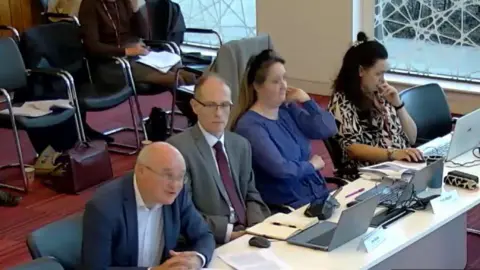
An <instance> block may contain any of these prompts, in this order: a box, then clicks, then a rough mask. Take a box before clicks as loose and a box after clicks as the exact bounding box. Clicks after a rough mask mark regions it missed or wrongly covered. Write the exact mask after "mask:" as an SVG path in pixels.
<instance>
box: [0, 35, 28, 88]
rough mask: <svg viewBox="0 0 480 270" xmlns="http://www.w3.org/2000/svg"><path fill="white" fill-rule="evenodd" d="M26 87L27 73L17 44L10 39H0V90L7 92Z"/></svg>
mask: <svg viewBox="0 0 480 270" xmlns="http://www.w3.org/2000/svg"><path fill="white" fill-rule="evenodd" d="M26 86H27V73H26V70H25V65H24V63H23V59H22V55H21V53H20V50H19V48H18V46H17V43H16V42H15V41H14V40H13V39H12V38H10V37H5V38H0V88H5V89H6V90H7V91H13V90H16V89H20V88H24V87H26Z"/></svg>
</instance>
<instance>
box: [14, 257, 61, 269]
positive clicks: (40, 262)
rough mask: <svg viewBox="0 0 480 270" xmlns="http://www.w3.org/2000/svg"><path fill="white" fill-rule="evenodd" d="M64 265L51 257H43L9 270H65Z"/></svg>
mask: <svg viewBox="0 0 480 270" xmlns="http://www.w3.org/2000/svg"><path fill="white" fill-rule="evenodd" d="M63 269H64V268H63V267H62V265H61V264H60V263H59V262H57V261H56V260H55V259H54V258H51V257H42V258H38V259H35V260H33V261H30V262H27V263H24V264H20V265H17V266H14V267H11V268H7V270H63Z"/></svg>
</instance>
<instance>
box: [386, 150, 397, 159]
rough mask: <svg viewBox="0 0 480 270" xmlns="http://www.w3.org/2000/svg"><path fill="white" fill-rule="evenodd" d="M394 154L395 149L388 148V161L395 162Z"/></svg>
mask: <svg viewBox="0 0 480 270" xmlns="http://www.w3.org/2000/svg"><path fill="white" fill-rule="evenodd" d="M393 152H395V149H393V148H392V147H388V148H387V159H388V161H392V160H393Z"/></svg>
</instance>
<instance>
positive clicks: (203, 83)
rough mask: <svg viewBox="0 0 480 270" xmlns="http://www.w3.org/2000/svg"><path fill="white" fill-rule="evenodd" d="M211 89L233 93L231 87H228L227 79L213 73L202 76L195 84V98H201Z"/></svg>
mask: <svg viewBox="0 0 480 270" xmlns="http://www.w3.org/2000/svg"><path fill="white" fill-rule="evenodd" d="M207 91H208V92H210V91H226V92H227V93H228V95H229V96H230V95H231V91H230V87H228V85H227V83H226V82H225V80H223V79H222V78H220V77H219V76H218V75H217V74H215V73H211V74H208V75H206V76H202V77H201V78H200V79H199V80H198V82H197V84H196V85H195V98H196V99H201V98H202V97H203V95H204V93H205V92H207Z"/></svg>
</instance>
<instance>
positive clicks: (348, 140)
mask: <svg viewBox="0 0 480 270" xmlns="http://www.w3.org/2000/svg"><path fill="white" fill-rule="evenodd" d="M377 97H378V100H379V101H380V104H381V105H384V106H385V111H386V114H383V113H375V114H374V115H373V118H372V121H371V123H369V120H367V119H360V117H359V115H358V109H357V107H356V106H355V105H354V104H353V103H351V102H350V101H349V100H347V98H346V97H345V95H344V94H343V93H339V92H336V93H334V94H333V96H332V98H331V99H330V103H329V105H328V110H329V111H330V112H331V113H332V114H333V115H334V117H335V120H336V122H337V127H338V133H337V134H336V135H335V136H334V139H335V140H336V141H337V143H338V144H339V146H340V148H341V149H342V168H337V170H338V171H339V172H340V175H338V176H339V177H343V178H346V179H351V180H354V179H357V178H358V170H357V169H358V168H361V167H365V166H370V165H372V163H371V162H366V161H360V160H352V159H350V158H348V156H347V152H346V149H347V147H348V146H350V145H352V144H366V145H370V146H376V147H381V148H389V147H392V148H397V149H404V148H408V147H410V145H409V143H408V138H407V136H406V134H405V132H404V131H403V128H402V125H401V123H400V119H399V118H398V116H397V112H396V111H395V108H394V107H393V106H392V105H390V103H388V102H387V101H386V100H385V99H384V98H383V97H382V96H380V95H377ZM342 172H345V173H343V174H342ZM346 172H348V173H346Z"/></svg>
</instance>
